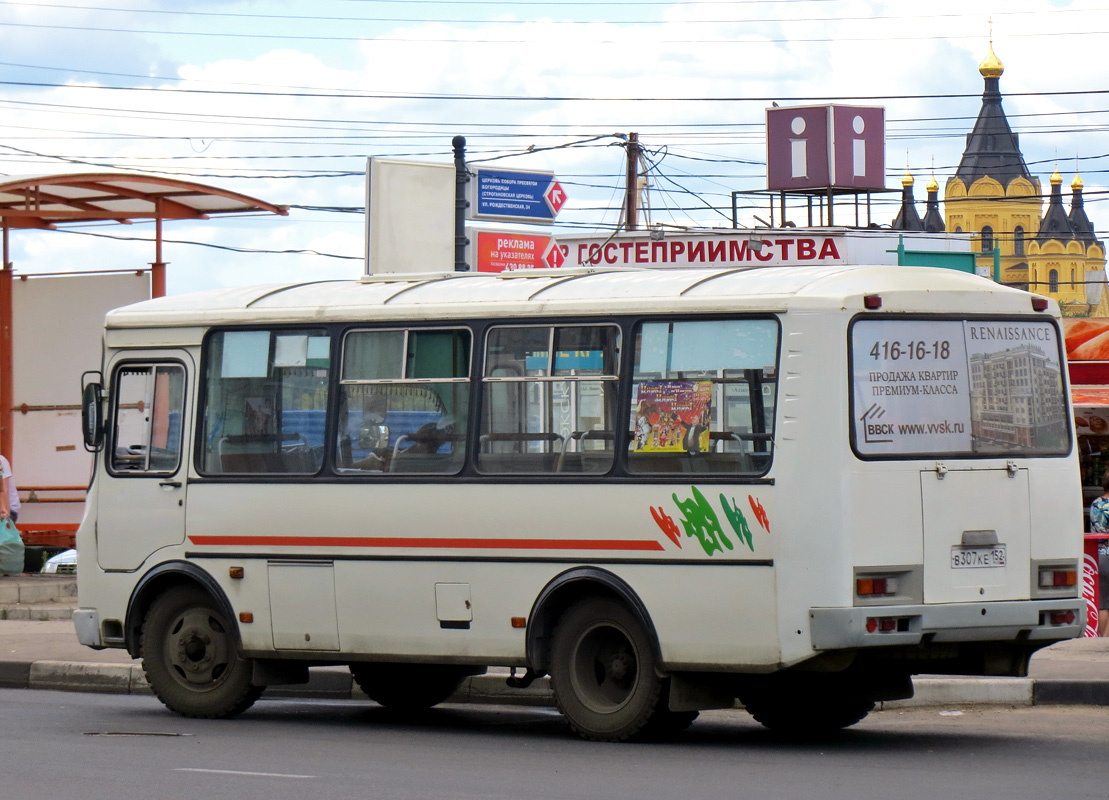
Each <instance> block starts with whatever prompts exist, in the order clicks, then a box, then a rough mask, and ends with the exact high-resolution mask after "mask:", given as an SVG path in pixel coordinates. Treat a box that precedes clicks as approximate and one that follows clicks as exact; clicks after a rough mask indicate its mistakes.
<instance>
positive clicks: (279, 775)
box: [174, 767, 319, 780]
mask: <svg viewBox="0 0 1109 800" xmlns="http://www.w3.org/2000/svg"><path fill="white" fill-rule="evenodd" d="M174 772H209V773H212V774H215V775H249V776H250V777H252V778H295V779H297V780H314V779H315V778H317V777H319V776H317V775H287V774H285V773H282V772H245V771H243V770H238V769H201V768H199V767H176V768H175V769H174Z"/></svg>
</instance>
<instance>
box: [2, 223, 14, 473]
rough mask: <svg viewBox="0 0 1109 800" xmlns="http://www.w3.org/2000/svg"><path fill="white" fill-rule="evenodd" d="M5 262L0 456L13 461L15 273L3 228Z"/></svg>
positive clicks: (3, 274)
mask: <svg viewBox="0 0 1109 800" xmlns="http://www.w3.org/2000/svg"><path fill="white" fill-rule="evenodd" d="M3 258H4V263H3V265H2V266H3V269H0V453H3V454H4V457H5V458H7V459H8V461H11V460H12V450H13V449H14V444H15V441H14V437H13V430H12V428H13V426H14V424H15V385H14V384H13V380H14V376H13V375H12V372H13V366H14V364H15V343H14V337H13V336H12V311H13V308H14V306H15V303H14V302H13V298H12V288H13V287H12V277H13V272H14V270H13V269H12V265H11V262H9V261H8V226H7V225H5V226H4V256H3Z"/></svg>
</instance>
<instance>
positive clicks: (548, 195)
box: [543, 181, 566, 217]
mask: <svg viewBox="0 0 1109 800" xmlns="http://www.w3.org/2000/svg"><path fill="white" fill-rule="evenodd" d="M543 198H544V199H545V200H546V201H547V205H548V206H550V207H551V211H552V212H553V213H554V215H555V216H556V217H557V216H558V212H559V211H561V210H562V207H563V206H564V205H566V192H565V191H564V190H563V189H562V186H561V185H560V184H559V182H558V181H551V185H550V186H548V187H547V191H546V192H545V193H544V194H543Z"/></svg>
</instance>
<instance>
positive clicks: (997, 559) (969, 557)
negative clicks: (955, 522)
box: [951, 544, 1006, 569]
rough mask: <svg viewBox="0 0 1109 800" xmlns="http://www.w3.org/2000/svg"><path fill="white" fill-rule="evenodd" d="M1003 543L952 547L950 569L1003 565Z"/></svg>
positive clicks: (1004, 560) (1004, 561)
mask: <svg viewBox="0 0 1109 800" xmlns="http://www.w3.org/2000/svg"><path fill="white" fill-rule="evenodd" d="M1005 563H1006V559H1005V545H1003V544H999V545H993V546H992V547H952V548H951V569H977V568H981V567H1004V566H1005Z"/></svg>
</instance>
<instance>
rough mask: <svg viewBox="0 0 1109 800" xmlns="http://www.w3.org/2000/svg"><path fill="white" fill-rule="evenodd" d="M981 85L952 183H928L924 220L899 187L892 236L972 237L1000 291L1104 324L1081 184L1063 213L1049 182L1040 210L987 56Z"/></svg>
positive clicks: (1105, 303) (1096, 244) (995, 62)
mask: <svg viewBox="0 0 1109 800" xmlns="http://www.w3.org/2000/svg"><path fill="white" fill-rule="evenodd" d="M978 71H979V72H980V73H981V74H982V77H983V78H984V79H985V91H983V93H982V109H981V111H979V112H978V119H977V121H975V123H974V128H973V129H972V130H971V132H970V133H969V134H967V145H966V149H965V150H964V151H963V156H962V159H961V160H960V161H959V166H958V169H956V171H955V175H954V176H952V177H951V178H949V179H948V181H947V186H946V188H945V190H944V199H943V202H944V212H945V213H944V214H943V215H941V214H940V210H939V199H938V194H939V186H938V184H937V183H936V179H935V178H934V177H933V178H932V180H931V181H930V182H929V183H928V206H927V211H926V213H925V215H924V218H923V219H921V217H920V215H919V214H917V211H916V208H915V204H914V201H913V190H912V187H913V177H912V175H911V174H909V173H906V174H905V177H904V178H902V180H901V186H902V202H901V210H900V212H899V213H898V215H897V217H896V219H894V221H893V226H892V227H893V228H894V229H896V230H906V231H928V232H939V231H944V230H947V231H953V232H956V233H962V232H970V233H973V234H974V242H975V245H974V246H975V250H976V252H977V253H978V265H979V266H980V267H988V268H989V270H990V271H991V273H992V271H993V268H994V258H995V252H994V251H995V248H996V249H997V251H998V253H999V255H1000V259H999V261H1000V279H1001V282H1002V283H1005V284H1009V285H1013V286H1019V287H1021V288H1026V289H1028V290H1029V291H1032V292H1035V293H1037V294H1043V295H1047V296H1049V297H1052V298H1054V299H1055V300H1058V301H1059V304H1060V306H1061V308H1062V310H1063V313H1064V315H1065V316H1095V317H1109V289H1107V288H1106V277H1105V244H1104V243H1103V242H1102V241H1100V240H1099V239H1098V238H1097V234H1096V233H1095V232H1094V229H1093V226H1092V225H1091V224H1090V220H1089V218H1088V217H1087V216H1086V211H1085V209H1084V208H1083V201H1082V179H1081V178H1080V177H1079V176H1078V175H1077V174H1076V175H1075V176H1074V180H1072V181H1071V184H1070V188H1071V197H1070V208H1069V209H1067V208H1066V207H1065V206H1064V201H1063V191H1062V183H1063V178H1062V176H1061V175H1060V174H1059V170H1058V168H1056V170H1055V172H1054V174H1052V176H1051V179H1050V180H1051V193H1050V195H1049V196H1048V199H1047V209H1046V211H1045V210H1044V208H1043V191H1042V187H1041V184H1040V179H1039V178H1037V177H1036V176H1034V175H1032V174H1031V173H1030V172H1029V171H1028V165H1027V164H1026V163H1025V161H1024V156H1023V155H1022V154H1021V152H1020V147H1019V146H1018V143H1017V135H1016V134H1015V133H1013V131H1012V129H1011V128H1010V127H1009V122H1008V120H1007V119H1006V118H1005V112H1004V111H1003V110H1002V108H1001V90H1000V88H999V83H1000V79H1001V74H1002V73H1003V72H1004V71H1005V67H1004V65H1002V63H1001V61H1000V59H998V57H997V56H996V55H994V52H993V45H992V43H991V45H990V50H989V55H987V56H986V58H985V60H983V61H982V63H981V64H979V66H978Z"/></svg>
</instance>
